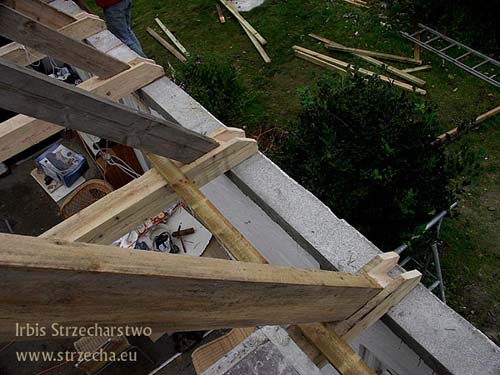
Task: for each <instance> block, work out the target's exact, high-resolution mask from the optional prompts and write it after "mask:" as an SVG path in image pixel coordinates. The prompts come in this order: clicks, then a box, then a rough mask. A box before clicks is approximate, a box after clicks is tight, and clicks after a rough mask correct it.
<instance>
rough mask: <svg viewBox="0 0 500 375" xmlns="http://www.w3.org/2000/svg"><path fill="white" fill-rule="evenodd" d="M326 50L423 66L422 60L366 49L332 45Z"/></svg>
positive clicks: (327, 46) (328, 45)
mask: <svg viewBox="0 0 500 375" xmlns="http://www.w3.org/2000/svg"><path fill="white" fill-rule="evenodd" d="M326 48H328V49H332V50H334V51H340V52H348V53H352V54H356V55H365V56H372V57H378V58H379V59H383V60H391V61H398V62H404V63H414V64H418V65H420V64H422V60H415V59H414V58H413V57H406V56H399V55H392V54H390V53H383V52H374V51H368V50H366V49H359V48H351V47H339V46H334V45H332V44H327V45H326Z"/></svg>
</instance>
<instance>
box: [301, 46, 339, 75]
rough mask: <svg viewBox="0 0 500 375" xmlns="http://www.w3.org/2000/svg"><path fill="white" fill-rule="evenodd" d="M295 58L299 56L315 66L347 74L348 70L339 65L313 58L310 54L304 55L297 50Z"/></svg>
mask: <svg viewBox="0 0 500 375" xmlns="http://www.w3.org/2000/svg"><path fill="white" fill-rule="evenodd" d="M295 56H297V57H298V58H300V59H302V60H306V61H309V62H312V63H313V64H315V65H318V66H323V67H325V68H328V69H331V70H337V71H339V72H341V73H347V70H346V69H344V68H341V67H340V66H338V65H335V64H331V63H329V62H327V61H325V60H323V59H320V58H319V57H316V56H312V55H310V54H308V53H304V52H302V51H297V50H295Z"/></svg>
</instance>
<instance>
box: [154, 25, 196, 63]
mask: <svg viewBox="0 0 500 375" xmlns="http://www.w3.org/2000/svg"><path fill="white" fill-rule="evenodd" d="M155 21H156V23H157V24H158V26H160V29H162V30H163V32H164V33H165V34H166V35H167V36H168V38H169V39H170V40H171V41H172V43H174V45H175V46H176V47H177V49H178V50H179V51H181V52H182V54H183V55H184V56H186V57H187V56H188V55H189V53H188V51H187V50H186V48H184V46H183V45H182V44H181V42H179V40H178V39H177V38H176V37H175V35H174V34H173V33H172V32H171V31H170V30H169V29H167V26H165V24H164V23H163V22H161V20H160V19H159V18H158V17H157V18H155Z"/></svg>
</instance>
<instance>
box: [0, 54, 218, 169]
mask: <svg viewBox="0 0 500 375" xmlns="http://www.w3.org/2000/svg"><path fill="white" fill-rule="evenodd" d="M127 67H128V65H127ZM0 107H2V108H5V109H7V110H10V111H13V112H17V113H22V114H25V115H29V116H32V117H35V118H38V119H41V120H44V121H49V122H52V123H55V124H57V125H61V126H65V127H68V128H71V129H76V130H80V131H84V132H86V133H89V134H93V135H97V136H99V137H101V138H105V139H109V140H112V141H115V142H117V143H120V144H124V145H127V146H131V147H135V148H139V149H144V150H146V151H151V152H154V153H157V154H159V155H163V156H167V157H170V158H172V159H175V160H180V161H182V162H186V163H189V162H191V161H193V160H196V159H197V158H199V157H200V156H202V155H203V154H205V153H207V152H208V151H210V150H213V149H214V148H215V147H217V143H216V142H215V141H214V140H212V139H210V138H208V137H205V136H202V135H200V134H198V133H195V132H193V131H191V130H187V129H185V128H183V127H181V126H180V125H178V124H176V123H173V122H171V121H168V120H163V119H158V118H156V117H153V116H151V115H149V114H146V113H140V112H137V111H134V110H131V109H130V108H128V107H126V106H123V105H120V104H117V103H114V102H112V101H110V100H109V99H106V98H100V97H98V96H97V95H95V94H92V93H89V92H86V91H84V90H81V89H78V88H76V87H73V86H71V85H68V84H65V83H62V82H60V81H58V80H56V79H53V78H50V77H47V76H45V75H43V74H40V73H36V72H33V71H30V70H28V69H26V68H21V67H18V66H16V65H14V64H12V63H9V62H6V61H0Z"/></svg>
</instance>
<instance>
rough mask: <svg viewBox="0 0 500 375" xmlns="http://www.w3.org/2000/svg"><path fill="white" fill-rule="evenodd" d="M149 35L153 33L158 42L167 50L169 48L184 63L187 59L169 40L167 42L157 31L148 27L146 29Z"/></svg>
mask: <svg viewBox="0 0 500 375" xmlns="http://www.w3.org/2000/svg"><path fill="white" fill-rule="evenodd" d="M146 31H147V32H148V34H149V35H151V36H152V37H153V38H155V39H156V41H157V42H158V43H160V44H161V45H162V46H163V47H164V48H165V49H166V50H168V51H169V52H170V53H171V54H172V55H174V56H175V57H177V59H178V60H179V61H181V62H183V63H185V62H186V61H187V59H186V57H185V56H184V55H183V54H182V53H180V52H179V51H177V49H175V47H174V46H173V45H171V44H170V43H169V42H167V41H166V40H165V39H163V38H162V37H161V36H160V35H159V34H158V33H157V32H156V31H154V30H153V29H152V28H150V27H148V28H147V29H146Z"/></svg>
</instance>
